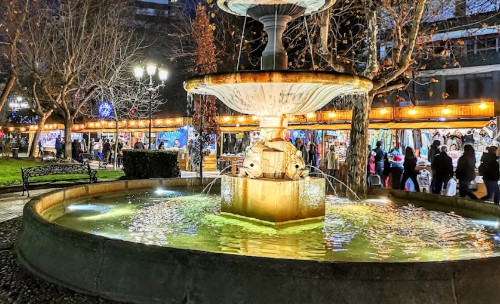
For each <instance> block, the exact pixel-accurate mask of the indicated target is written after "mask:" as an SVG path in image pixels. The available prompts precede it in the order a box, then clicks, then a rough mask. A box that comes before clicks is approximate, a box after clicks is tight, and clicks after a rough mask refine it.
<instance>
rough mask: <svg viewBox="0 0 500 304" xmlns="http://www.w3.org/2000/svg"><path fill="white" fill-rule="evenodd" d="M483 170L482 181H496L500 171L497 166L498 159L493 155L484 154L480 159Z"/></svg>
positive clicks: (499, 176)
mask: <svg viewBox="0 0 500 304" xmlns="http://www.w3.org/2000/svg"><path fill="white" fill-rule="evenodd" d="M481 160H482V162H483V163H482V164H481V166H484V170H483V172H482V174H483V179H484V180H488V181H498V179H499V178H500V171H499V170H500V169H499V165H498V157H497V156H496V155H495V154H493V153H485V154H484V155H483V157H482V159H481Z"/></svg>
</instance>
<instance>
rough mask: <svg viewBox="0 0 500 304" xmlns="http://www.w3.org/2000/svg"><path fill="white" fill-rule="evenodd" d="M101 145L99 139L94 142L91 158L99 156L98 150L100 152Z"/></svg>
mask: <svg viewBox="0 0 500 304" xmlns="http://www.w3.org/2000/svg"><path fill="white" fill-rule="evenodd" d="M101 147H102V145H101V142H100V141H99V140H96V141H95V142H94V147H93V149H94V157H93V158H94V159H98V158H99V152H101ZM100 154H102V153H100Z"/></svg>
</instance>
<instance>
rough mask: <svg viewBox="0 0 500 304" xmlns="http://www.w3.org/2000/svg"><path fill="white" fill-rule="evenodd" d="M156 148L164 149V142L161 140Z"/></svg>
mask: <svg viewBox="0 0 500 304" xmlns="http://www.w3.org/2000/svg"><path fill="white" fill-rule="evenodd" d="M158 150H165V143H164V142H163V141H162V142H161V143H160V145H159V146H158Z"/></svg>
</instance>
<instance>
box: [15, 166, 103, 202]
mask: <svg viewBox="0 0 500 304" xmlns="http://www.w3.org/2000/svg"><path fill="white" fill-rule="evenodd" d="M61 174H86V175H88V179H89V182H90V183H95V182H97V171H96V170H92V169H90V165H89V164H86V165H83V164H54V165H47V166H37V167H27V168H21V175H22V178H23V195H24V191H26V192H28V197H29V196H30V192H29V186H30V185H32V184H34V183H41V182H39V181H38V182H37V181H34V182H33V181H31V182H30V178H32V177H40V176H48V175H61ZM82 179H86V177H85V178H84V177H79V178H66V179H61V180H63V181H79V180H82ZM43 182H44V183H46V181H43Z"/></svg>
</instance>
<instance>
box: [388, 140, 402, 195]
mask: <svg viewBox="0 0 500 304" xmlns="http://www.w3.org/2000/svg"><path fill="white" fill-rule="evenodd" d="M401 175H403V157H402V156H401V153H400V152H399V151H398V150H396V149H392V151H391V177H392V189H399V186H400V185H401Z"/></svg>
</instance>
